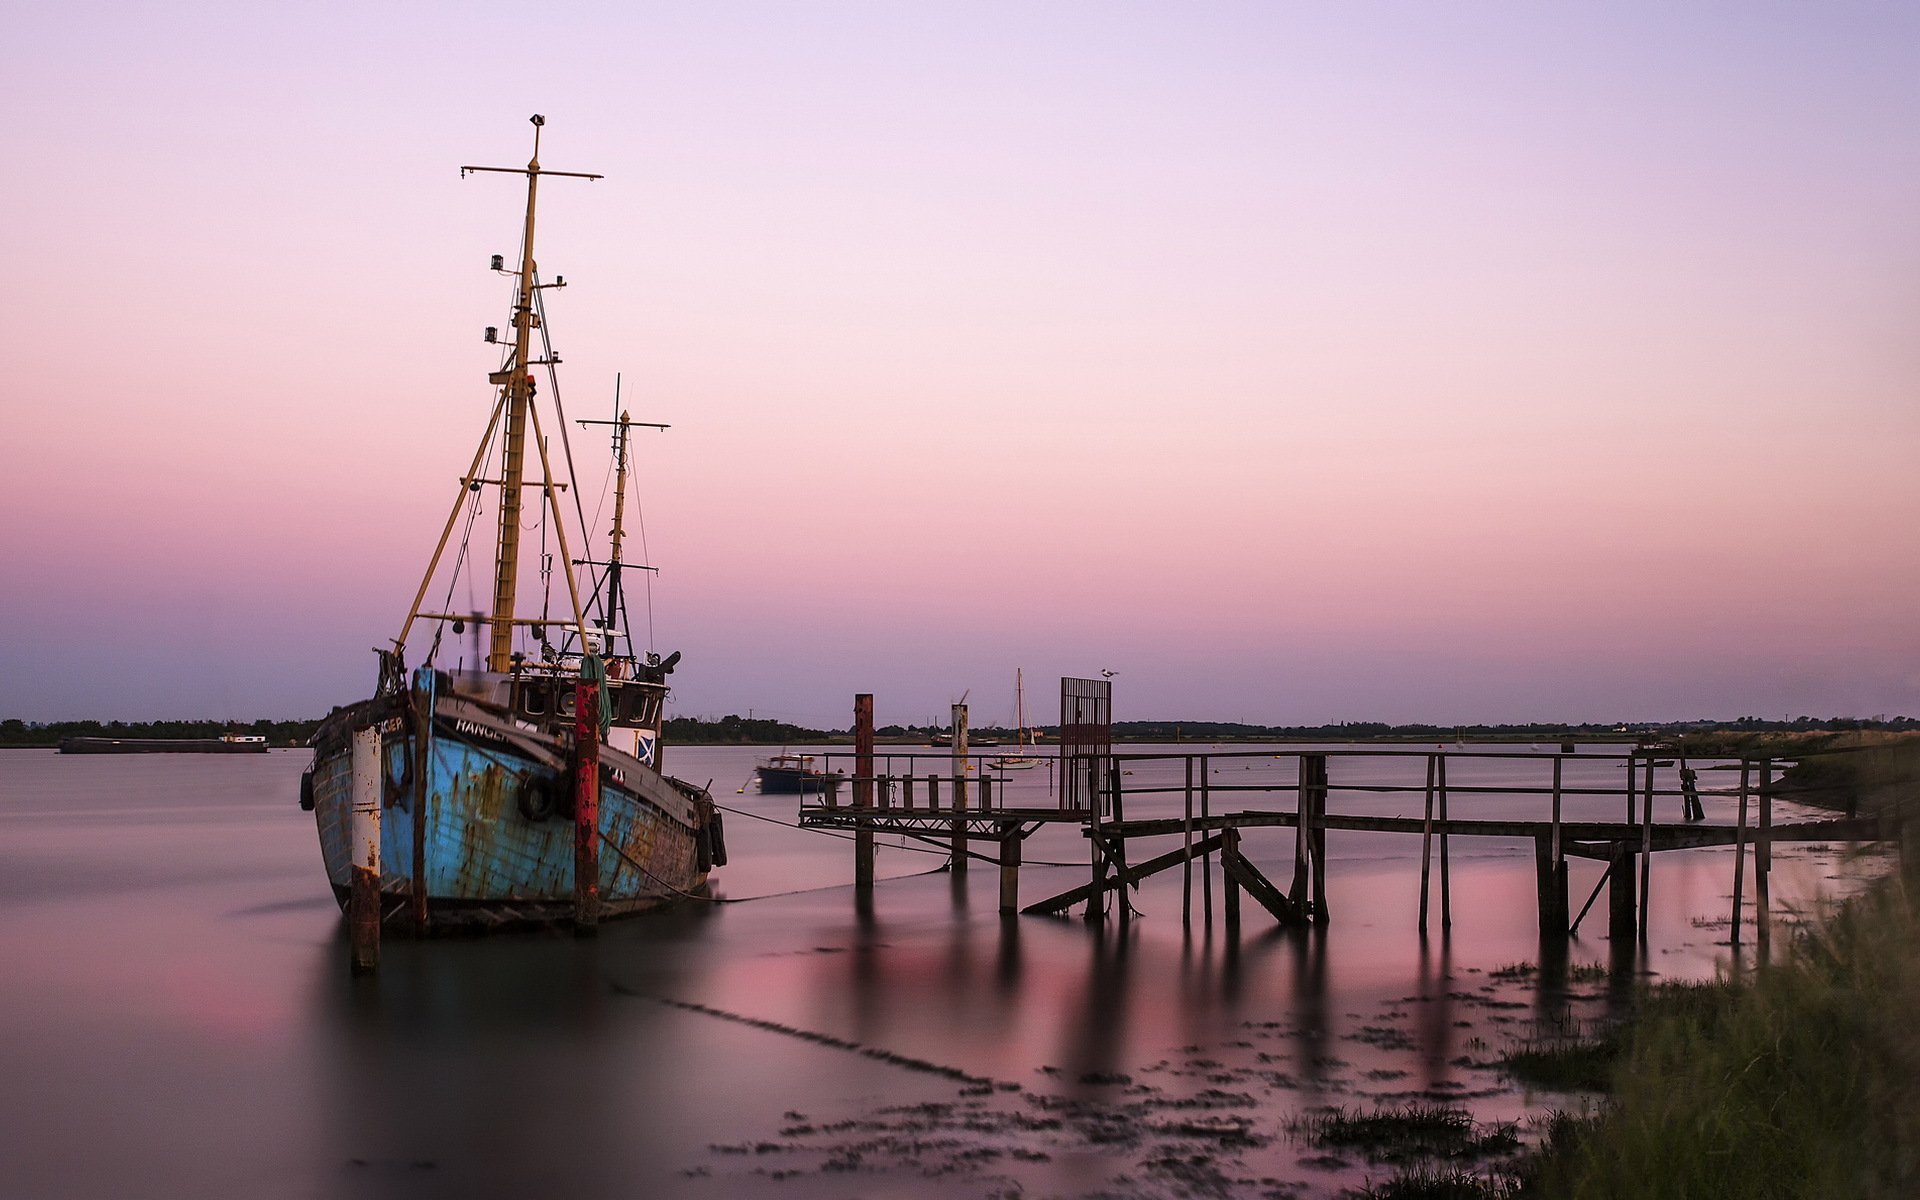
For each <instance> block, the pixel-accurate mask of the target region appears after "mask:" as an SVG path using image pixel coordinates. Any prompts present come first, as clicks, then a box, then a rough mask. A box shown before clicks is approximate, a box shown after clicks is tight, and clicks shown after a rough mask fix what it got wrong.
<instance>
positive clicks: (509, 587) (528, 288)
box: [460, 113, 600, 671]
mask: <svg viewBox="0 0 1920 1200" xmlns="http://www.w3.org/2000/svg"><path fill="white" fill-rule="evenodd" d="M532 120H533V157H532V158H531V159H529V160H528V162H527V165H526V166H525V167H524V168H520V167H462V168H460V173H461V174H462V175H465V174H466V173H467V172H468V171H500V172H504V173H507V174H517V175H525V176H526V177H527V223H526V228H525V230H524V231H523V232H522V235H521V240H520V272H519V282H518V287H517V288H516V289H515V294H514V304H513V355H512V357H511V358H510V359H509V360H508V361H507V366H506V368H505V369H504V370H501V371H496V372H494V373H493V374H492V375H491V376H489V377H488V378H489V380H490V381H491V382H494V383H498V384H501V385H503V387H504V389H505V394H504V396H503V399H504V401H505V407H506V433H505V442H504V447H503V450H502V455H501V460H500V535H499V540H498V543H497V546H496V549H495V552H494V559H493V617H492V621H491V637H492V641H491V643H490V644H489V647H488V651H487V669H488V670H489V671H507V670H511V669H512V667H513V603H514V592H515V590H516V589H517V587H518V584H519V581H520V489H521V486H522V484H523V481H524V475H525V465H526V443H527V413H528V409H529V408H531V407H532V404H533V375H532V373H531V368H532V367H533V366H534V365H535V364H534V363H533V362H532V361H531V360H530V359H529V358H528V355H527V347H528V343H529V342H530V341H531V339H532V335H533V330H534V329H535V328H537V327H538V325H539V318H538V317H537V316H535V315H534V307H533V292H534V287H535V286H536V285H535V284H534V275H533V211H534V201H535V198H536V197H537V195H538V194H539V190H540V176H541V175H568V176H572V177H574V178H577V179H598V178H600V176H598V175H589V174H585V173H583V172H579V171H542V170H541V169H540V129H541V127H542V126H543V125H545V124H546V123H547V119H546V118H545V117H543V116H541V115H539V114H538V113H535V114H534V116H533V118H532Z"/></svg>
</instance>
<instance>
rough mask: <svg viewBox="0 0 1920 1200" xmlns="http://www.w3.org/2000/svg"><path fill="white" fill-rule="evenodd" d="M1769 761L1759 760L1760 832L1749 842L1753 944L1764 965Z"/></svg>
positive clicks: (1768, 907)
mask: <svg viewBox="0 0 1920 1200" xmlns="http://www.w3.org/2000/svg"><path fill="white" fill-rule="evenodd" d="M1772 873H1773V760H1772V759H1770V758H1763V759H1761V760H1760V828H1759V831H1758V833H1757V836H1755V838H1754V842H1753V940H1754V943H1755V945H1756V946H1758V947H1759V950H1760V960H1761V961H1762V962H1765V961H1766V958H1767V951H1768V949H1769V947H1770V944H1771V941H1772V937H1773V905H1772V903H1771V897H1770V892H1771V887H1770V884H1771V880H1769V879H1768V878H1767V877H1768V876H1769V875H1771V874H1772Z"/></svg>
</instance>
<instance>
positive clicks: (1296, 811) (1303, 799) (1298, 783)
mask: <svg viewBox="0 0 1920 1200" xmlns="http://www.w3.org/2000/svg"><path fill="white" fill-rule="evenodd" d="M1293 767H1294V771H1293V882H1292V883H1291V884H1289V885H1288V887H1287V899H1289V900H1291V901H1293V902H1294V903H1295V904H1306V903H1308V902H1309V901H1310V900H1311V899H1312V897H1310V896H1309V895H1308V894H1307V889H1308V888H1309V887H1311V886H1312V882H1311V881H1312V866H1311V863H1312V860H1313V793H1312V792H1311V791H1310V790H1309V788H1308V786H1307V756H1306V755H1304V754H1301V755H1297V756H1296V757H1295V759H1294V763H1293Z"/></svg>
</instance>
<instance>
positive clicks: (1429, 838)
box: [1420, 754, 1439, 933]
mask: <svg viewBox="0 0 1920 1200" xmlns="http://www.w3.org/2000/svg"><path fill="white" fill-rule="evenodd" d="M1438 759H1439V755H1437V754H1429V755H1427V816H1426V820H1425V821H1424V822H1422V824H1421V826H1420V932H1421V933H1425V932H1426V931H1427V898H1428V897H1429V896H1430V895H1431V894H1432V892H1433V884H1432V882H1431V881H1432V878H1433V791H1434V780H1435V776H1436V775H1437V774H1438V772H1437V771H1436V769H1435V767H1434V764H1435V762H1437V761H1438Z"/></svg>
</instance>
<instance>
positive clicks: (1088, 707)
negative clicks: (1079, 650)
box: [1060, 676, 1113, 815]
mask: <svg viewBox="0 0 1920 1200" xmlns="http://www.w3.org/2000/svg"><path fill="white" fill-rule="evenodd" d="M1112 761H1113V684H1112V683H1111V682H1109V681H1108V680H1105V679H1074V678H1071V677H1068V676H1061V678H1060V778H1061V787H1060V808H1061V811H1063V812H1086V811H1087V810H1088V809H1089V808H1091V807H1093V805H1094V804H1098V805H1099V811H1100V813H1101V814H1102V815H1105V814H1107V813H1109V812H1111V811H1112V809H1113V796H1112V787H1113V780H1112V772H1111V771H1110V770H1109V765H1110V764H1111V763H1112Z"/></svg>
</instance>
